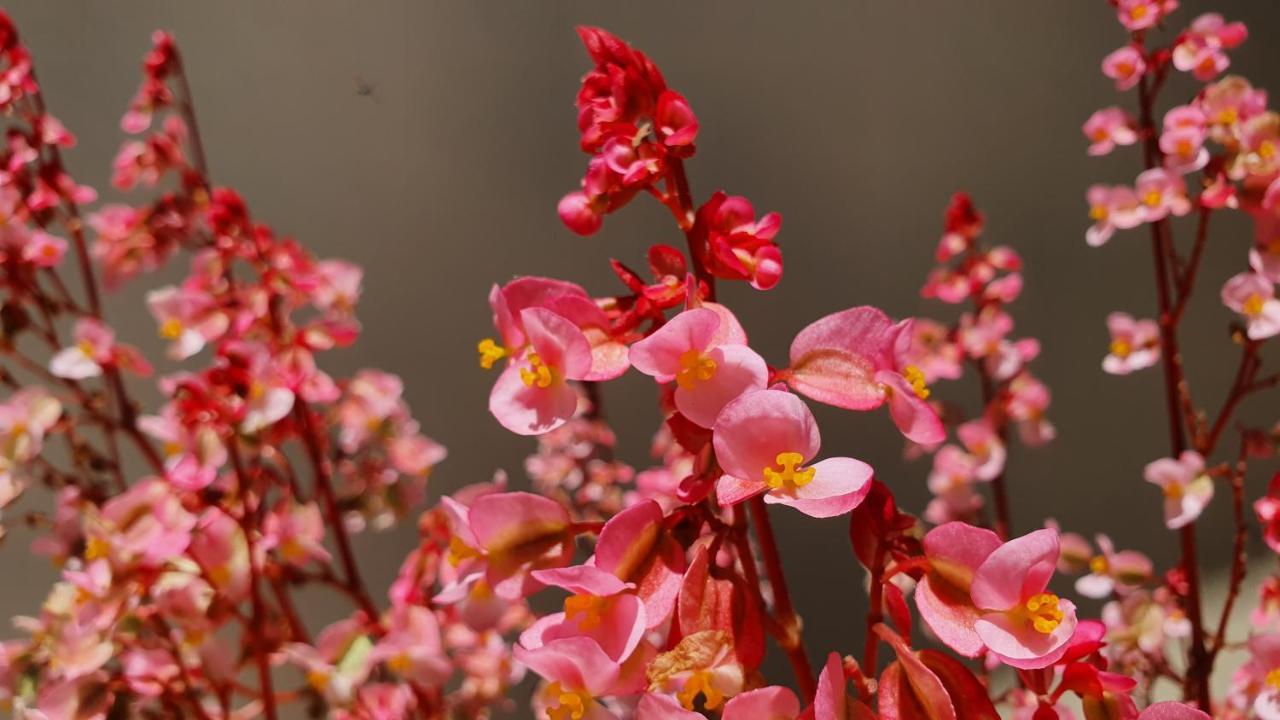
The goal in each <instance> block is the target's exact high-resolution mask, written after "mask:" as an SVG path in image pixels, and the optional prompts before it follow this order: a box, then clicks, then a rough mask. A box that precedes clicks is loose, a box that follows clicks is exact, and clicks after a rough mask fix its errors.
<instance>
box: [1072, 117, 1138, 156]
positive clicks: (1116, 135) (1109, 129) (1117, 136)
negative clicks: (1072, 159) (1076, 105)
mask: <svg viewBox="0 0 1280 720" xmlns="http://www.w3.org/2000/svg"><path fill="white" fill-rule="evenodd" d="M1133 127H1134V123H1133V118H1131V117H1129V114H1128V113H1126V112H1125V111H1124V110H1121V109H1120V108H1118V107H1109V108H1103V109H1101V110H1098V111H1097V112H1095V113H1094V114H1092V115H1090V116H1089V119H1088V120H1085V121H1084V128H1083V130H1084V136H1085V137H1087V138H1089V143H1090V145H1089V154H1090V155H1094V156H1097V155H1106V154H1107V153H1109V152H1111V151H1112V150H1114V149H1115V147H1116V146H1117V145H1132V144H1134V143H1135V142H1137V140H1138V134H1137V133H1136V132H1135V131H1134V129H1133Z"/></svg>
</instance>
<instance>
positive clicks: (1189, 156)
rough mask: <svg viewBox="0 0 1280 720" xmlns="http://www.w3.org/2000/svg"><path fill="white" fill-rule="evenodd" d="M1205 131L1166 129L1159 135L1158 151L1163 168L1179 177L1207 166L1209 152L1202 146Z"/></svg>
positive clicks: (1192, 128)
mask: <svg viewBox="0 0 1280 720" xmlns="http://www.w3.org/2000/svg"><path fill="white" fill-rule="evenodd" d="M1204 140H1205V130H1204V129H1203V128H1195V127H1175V128H1167V129H1165V131H1164V132H1163V133H1161V135H1160V151H1161V152H1163V153H1164V156H1165V157H1164V166H1165V167H1166V168H1168V169H1169V170H1170V171H1171V172H1175V173H1178V174H1180V175H1186V174H1187V173H1192V172H1195V171H1197V170H1199V169H1201V168H1203V167H1204V166H1205V165H1208V164H1209V151H1208V150H1207V149H1206V148H1205V146H1204Z"/></svg>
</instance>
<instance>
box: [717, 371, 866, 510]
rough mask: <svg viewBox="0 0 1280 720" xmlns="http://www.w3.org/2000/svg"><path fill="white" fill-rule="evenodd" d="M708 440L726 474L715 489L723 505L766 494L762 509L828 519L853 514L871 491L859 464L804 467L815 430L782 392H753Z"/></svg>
mask: <svg viewBox="0 0 1280 720" xmlns="http://www.w3.org/2000/svg"><path fill="white" fill-rule="evenodd" d="M712 437H713V439H712V442H713V444H714V446H715V450H716V459H717V461H718V462H719V463H720V467H721V468H722V469H723V470H724V473H725V474H724V475H723V476H722V477H721V478H720V480H719V482H717V483H716V491H717V494H718V498H719V500H720V502H721V503H722V504H724V505H734V504H736V503H739V502H742V501H743V500H746V499H748V498H751V497H754V496H755V495H759V494H760V493H765V497H764V500H765V502H767V503H780V504H783V505H790V506H792V507H794V508H796V509H797V510H799V511H801V512H803V513H805V514H806V515H810V516H813V517H832V516H835V515H843V514H845V513H847V512H849V511H850V510H852V509H853V508H854V507H856V506H857V505H858V503H860V502H862V498H863V497H865V496H866V494H867V491H868V490H869V489H870V480H871V476H872V473H873V471H872V469H871V467H870V466H869V465H867V464H866V463H864V462H861V461H859V460H854V459H853V458H844V457H836V458H828V459H826V460H822V461H820V462H817V463H814V464H813V465H811V466H810V465H808V463H809V461H810V460H812V459H813V457H814V456H815V455H817V454H818V447H819V445H820V442H821V439H820V436H819V434H818V426H817V423H816V422H815V421H814V419H813V414H812V413H811V412H810V411H809V408H808V406H806V405H805V404H804V401H803V400H801V399H800V398H799V397H798V396H796V395H793V394H791V393H789V392H786V391H784V390H757V391H755V392H750V393H747V394H745V395H742V396H740V397H739V398H738V399H737V400H734V401H733V402H731V403H729V404H728V405H727V406H725V408H724V410H723V411H721V413H720V417H719V419H717V420H716V424H715V428H714V430H713V436H712Z"/></svg>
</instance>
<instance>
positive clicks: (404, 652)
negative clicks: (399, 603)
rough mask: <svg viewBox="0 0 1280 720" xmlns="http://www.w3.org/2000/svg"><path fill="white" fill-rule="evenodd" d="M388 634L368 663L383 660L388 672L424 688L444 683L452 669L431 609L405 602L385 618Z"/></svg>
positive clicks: (370, 653) (370, 656) (373, 650)
mask: <svg viewBox="0 0 1280 720" xmlns="http://www.w3.org/2000/svg"><path fill="white" fill-rule="evenodd" d="M386 622H387V626H388V631H387V634H386V635H384V636H383V637H382V639H380V640H378V642H377V644H376V645H374V646H373V649H372V650H371V651H370V652H369V662H373V663H379V662H380V663H384V664H385V665H386V666H387V668H388V669H389V670H391V672H393V673H395V674H396V675H398V676H400V677H402V678H404V679H405V680H407V681H409V682H411V683H416V684H418V685H420V686H423V687H431V686H435V685H439V684H441V683H443V682H444V681H445V680H447V679H448V678H449V675H451V674H452V672H453V666H452V665H451V664H450V663H449V658H448V656H447V655H445V652H444V646H443V642H442V639H441V637H440V624H439V623H438V622H437V620H436V615H435V613H434V612H432V611H431V609H430V608H425V607H422V606H419V605H408V606H404V607H397V608H394V609H393V610H392V611H391V613H390V614H389V615H388V617H387V620H386Z"/></svg>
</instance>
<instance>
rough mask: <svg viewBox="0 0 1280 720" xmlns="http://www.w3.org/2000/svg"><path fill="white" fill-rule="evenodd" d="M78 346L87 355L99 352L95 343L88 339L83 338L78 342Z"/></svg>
mask: <svg viewBox="0 0 1280 720" xmlns="http://www.w3.org/2000/svg"><path fill="white" fill-rule="evenodd" d="M76 347H77V348H79V349H80V352H82V353H84V355H85V357H93V356H94V355H96V354H97V353H98V350H97V348H95V347H94V346H93V343H91V342H89V341H88V340H81V341H80V342H78V343H76Z"/></svg>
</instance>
